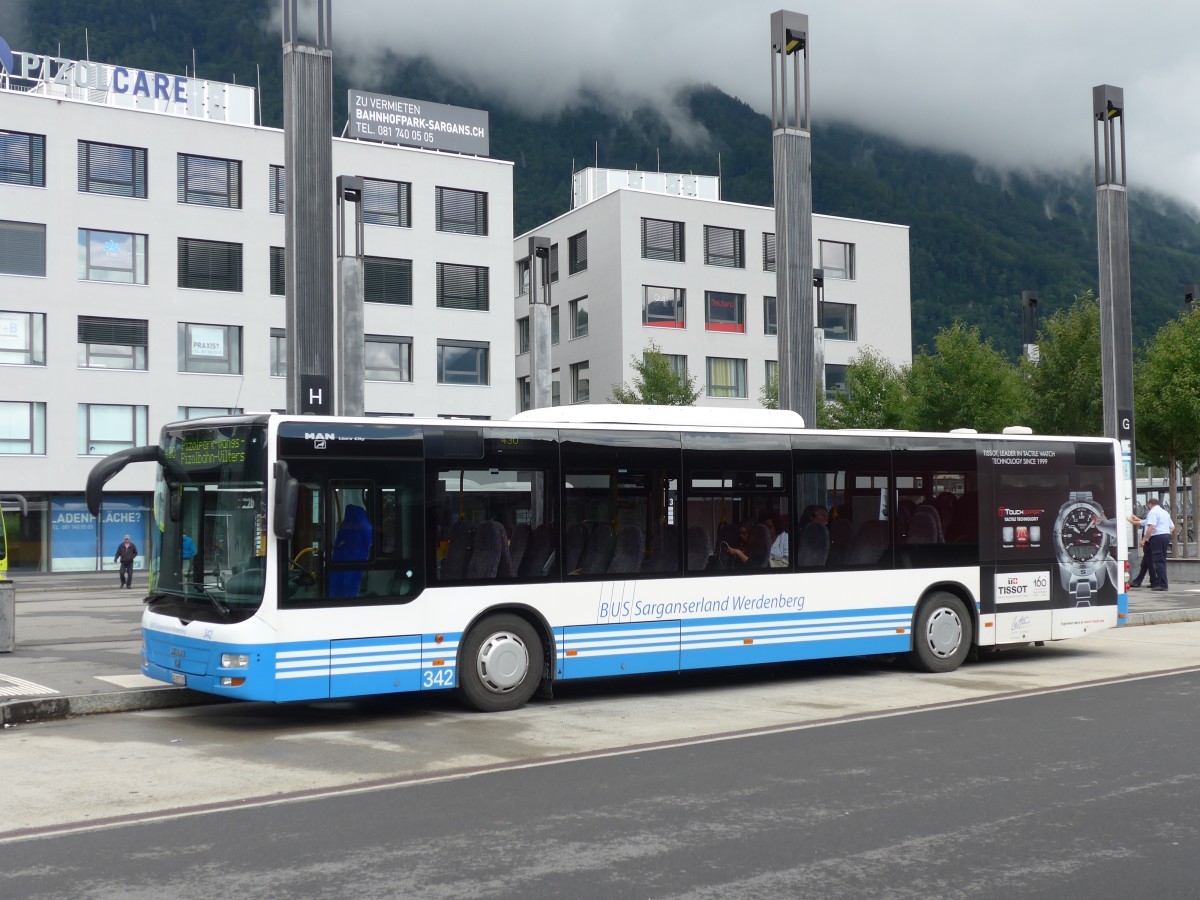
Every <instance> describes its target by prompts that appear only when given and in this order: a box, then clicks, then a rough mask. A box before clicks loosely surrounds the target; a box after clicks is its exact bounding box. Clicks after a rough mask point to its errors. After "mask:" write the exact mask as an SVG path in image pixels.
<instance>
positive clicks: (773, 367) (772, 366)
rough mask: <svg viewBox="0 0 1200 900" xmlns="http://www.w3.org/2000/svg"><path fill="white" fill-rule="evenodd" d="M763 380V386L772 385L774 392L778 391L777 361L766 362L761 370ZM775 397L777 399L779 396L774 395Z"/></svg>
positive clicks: (769, 360)
mask: <svg viewBox="0 0 1200 900" xmlns="http://www.w3.org/2000/svg"><path fill="white" fill-rule="evenodd" d="M763 378H764V379H765V381H764V382H763V383H764V384H768V385H769V384H772V383H773V384H774V385H775V389H776V391H778V390H779V360H777V359H768V360H767V361H766V364H765V366H764V368H763ZM775 397H776V399H778V397H779V394H778V393H776V395H775Z"/></svg>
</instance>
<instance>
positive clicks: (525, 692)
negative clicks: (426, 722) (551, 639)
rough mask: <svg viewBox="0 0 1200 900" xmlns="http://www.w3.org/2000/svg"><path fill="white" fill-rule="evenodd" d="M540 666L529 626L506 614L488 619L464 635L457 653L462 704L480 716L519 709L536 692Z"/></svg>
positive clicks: (539, 647)
mask: <svg viewBox="0 0 1200 900" xmlns="http://www.w3.org/2000/svg"><path fill="white" fill-rule="evenodd" d="M544 662H545V651H544V649H543V647H542V639H541V638H540V637H539V636H538V633H537V631H535V630H534V628H533V626H532V625H530V624H529V623H528V622H526V621H525V620H524V619H522V618H521V617H520V616H515V615H512V614H509V613H505V614H500V615H495V616H488V617H487V618H486V619H483V620H482V621H480V622H479V623H477V624H476V625H475V627H474V628H472V629H471V630H470V631H469V632H468V633H467V639H466V641H465V642H464V643H463V646H462V650H461V651H460V655H459V660H458V684H459V690H460V691H461V696H462V699H463V702H464V703H466V704H467V705H468V706H470V707H472V708H474V709H477V710H479V711H480V712H503V711H506V710H510V709H519V708H520V707H522V706H524V705H525V703H526V701H528V700H529V698H530V697H532V696H533V693H534V691H536V690H537V687H538V684H539V682H540V681H541V679H542V667H543V665H544Z"/></svg>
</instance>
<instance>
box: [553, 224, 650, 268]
mask: <svg viewBox="0 0 1200 900" xmlns="http://www.w3.org/2000/svg"><path fill="white" fill-rule="evenodd" d="M642 221H643V222H644V221H645V219H643V220H642ZM567 256H568V259H567V274H568V275H574V274H575V273H577V272H582V271H584V270H585V269H587V267H588V246H587V232H586V231H581V232H579V234H576V235H572V236H571V237H570V238H568V239H567Z"/></svg>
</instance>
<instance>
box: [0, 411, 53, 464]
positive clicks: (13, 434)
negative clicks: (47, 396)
mask: <svg viewBox="0 0 1200 900" xmlns="http://www.w3.org/2000/svg"><path fill="white" fill-rule="evenodd" d="M45 452H46V404H45V403H23V402H20V401H14V400H0V453H20V454H24V455H26V456H30V455H41V454H43V453H45Z"/></svg>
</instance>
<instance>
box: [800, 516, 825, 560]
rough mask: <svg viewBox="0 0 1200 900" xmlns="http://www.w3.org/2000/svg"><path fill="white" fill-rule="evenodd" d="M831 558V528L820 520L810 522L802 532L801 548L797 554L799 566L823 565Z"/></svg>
mask: <svg viewBox="0 0 1200 900" xmlns="http://www.w3.org/2000/svg"><path fill="white" fill-rule="evenodd" d="M828 558H829V529H828V528H826V527H825V526H824V525H822V524H820V523H819V522H809V523H808V524H807V525H805V526H804V530H803V531H801V532H800V548H799V552H798V553H797V554H796V565H798V566H823V565H825V561H826V560H827V559H828Z"/></svg>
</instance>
